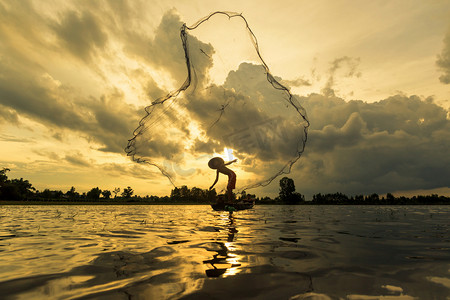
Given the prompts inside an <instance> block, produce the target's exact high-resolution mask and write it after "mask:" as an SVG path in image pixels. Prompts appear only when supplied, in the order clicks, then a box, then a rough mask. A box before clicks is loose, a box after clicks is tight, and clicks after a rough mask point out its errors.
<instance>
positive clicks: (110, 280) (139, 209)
mask: <svg viewBox="0 0 450 300" xmlns="http://www.w3.org/2000/svg"><path fill="white" fill-rule="evenodd" d="M449 219H450V207H448V206H429V207H425V206H409V207H406V206H405V207H403V206H395V207H377V206H256V207H255V208H254V209H252V210H247V211H240V212H234V213H233V214H229V213H228V212H215V211H212V210H211V208H210V207H209V206H174V205H169V206H2V207H0V262H1V263H0V295H2V296H1V297H2V299H77V298H83V299H88V298H95V299H135V298H136V299H137V298H139V299H169V298H170V299H180V298H183V299H211V298H215V299H225V298H232V297H234V298H239V299H245V298H252V299H307V298H308V297H310V298H311V297H315V298H316V299H339V298H341V299H379V298H383V297H384V298H386V299H446V298H447V297H448V296H449V295H450V251H449V250H450V230H449V229H450V224H449V222H448V220H449Z"/></svg>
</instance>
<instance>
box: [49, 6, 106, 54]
mask: <svg viewBox="0 0 450 300" xmlns="http://www.w3.org/2000/svg"><path fill="white" fill-rule="evenodd" d="M52 27H53V29H54V31H55V33H56V35H57V37H58V38H59V39H60V41H61V43H62V46H63V47H64V48H65V49H66V50H67V51H69V52H70V53H72V54H73V55H75V56H76V57H78V58H80V59H82V60H84V61H90V60H91V59H92V58H93V57H95V54H96V52H97V51H100V50H104V48H105V46H106V44H107V41H108V36H107V34H106V33H105V31H104V30H103V29H102V28H101V24H100V23H99V22H98V21H97V20H96V18H95V16H94V15H93V14H92V13H91V12H89V11H82V12H81V13H79V12H76V11H68V12H66V13H64V14H63V16H62V17H61V20H60V22H58V23H56V24H53V26H52Z"/></svg>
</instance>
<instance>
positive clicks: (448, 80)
mask: <svg viewBox="0 0 450 300" xmlns="http://www.w3.org/2000/svg"><path fill="white" fill-rule="evenodd" d="M436 65H437V66H438V67H439V69H441V70H442V71H443V72H444V74H443V75H441V76H440V77H439V80H440V81H441V82H442V83H444V84H450V30H449V31H448V32H447V35H446V36H445V38H444V48H443V49H442V52H441V53H440V54H439V55H438V57H437V61H436Z"/></svg>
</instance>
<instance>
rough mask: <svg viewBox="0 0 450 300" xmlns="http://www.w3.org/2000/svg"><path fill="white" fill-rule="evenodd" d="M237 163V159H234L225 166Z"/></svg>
mask: <svg viewBox="0 0 450 300" xmlns="http://www.w3.org/2000/svg"><path fill="white" fill-rule="evenodd" d="M234 162H237V159H233V160H232V161H229V162H227V163H226V164H225V166H228V165H231V164H232V163H234Z"/></svg>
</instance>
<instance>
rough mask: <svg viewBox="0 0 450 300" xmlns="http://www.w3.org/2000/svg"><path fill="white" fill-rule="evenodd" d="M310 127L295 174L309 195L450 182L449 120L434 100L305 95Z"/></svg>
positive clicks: (380, 191) (362, 191) (427, 187)
mask: <svg viewBox="0 0 450 300" xmlns="http://www.w3.org/2000/svg"><path fill="white" fill-rule="evenodd" d="M301 102H302V104H303V105H304V106H305V108H306V110H307V111H308V113H309V117H310V120H311V124H312V127H311V130H310V132H309V143H308V145H307V150H306V151H305V156H304V157H303V160H302V161H301V164H300V165H301V166H299V167H297V172H296V173H295V174H296V176H297V178H298V181H299V184H298V189H299V190H300V191H303V192H305V193H306V194H312V193H317V192H319V191H320V192H336V191H341V192H345V193H349V194H355V193H364V194H368V193H373V192H377V193H386V192H394V191H399V190H414V189H419V188H426V189H432V188H439V187H444V186H448V181H447V180H446V179H447V178H448V177H449V176H450V168H449V167H448V166H449V165H450V158H449V156H448V154H447V152H448V145H450V133H449V132H450V121H449V120H448V118H447V111H446V110H445V109H444V108H442V107H440V106H438V105H436V104H435V103H434V102H433V100H432V99H430V98H427V99H423V98H420V97H417V96H410V97H407V96H404V95H396V96H393V97H389V98H387V99H385V100H382V101H379V102H375V103H366V102H363V101H344V100H343V99H340V98H337V97H327V96H325V95H318V94H312V95H310V96H308V97H302V98H301Z"/></svg>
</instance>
